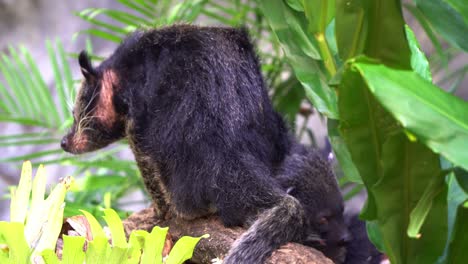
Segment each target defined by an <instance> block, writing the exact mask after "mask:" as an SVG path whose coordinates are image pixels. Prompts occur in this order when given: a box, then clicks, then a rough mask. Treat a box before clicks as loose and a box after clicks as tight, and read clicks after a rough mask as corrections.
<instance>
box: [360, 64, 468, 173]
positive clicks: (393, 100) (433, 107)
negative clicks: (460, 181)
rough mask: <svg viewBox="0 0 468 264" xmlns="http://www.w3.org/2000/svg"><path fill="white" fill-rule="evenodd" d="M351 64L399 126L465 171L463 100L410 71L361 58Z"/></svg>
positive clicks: (467, 137) (467, 131) (467, 121)
mask: <svg viewBox="0 0 468 264" xmlns="http://www.w3.org/2000/svg"><path fill="white" fill-rule="evenodd" d="M353 67H354V68H355V69H356V70H358V71H359V73H360V74H361V75H362V76H363V78H364V79H365V81H366V83H367V85H368V86H369V90H370V91H371V92H372V94H373V95H374V96H375V97H376V98H377V99H378V100H379V102H381V103H382V105H383V106H385V108H386V109H387V110H388V111H390V112H391V114H392V115H393V116H394V117H395V118H396V119H397V120H398V121H399V122H400V124H401V125H402V126H403V127H405V128H406V129H408V130H409V131H410V132H411V133H413V134H414V135H416V137H417V138H418V140H420V141H421V142H423V143H424V144H427V145H428V146H429V147H430V148H431V149H432V150H433V151H434V152H436V153H440V154H442V155H443V156H444V157H446V158H447V159H448V160H450V161H451V162H453V163H454V164H455V165H457V166H461V167H463V168H464V169H465V170H468V151H466V150H467V147H468V143H467V142H468V115H467V114H466V113H468V103H467V102H465V101H463V100H461V99H460V98H457V97H455V96H453V95H451V94H449V93H447V92H445V91H443V90H441V89H440V88H438V87H436V86H434V85H432V84H431V83H430V82H428V81H426V80H424V79H423V78H422V77H420V76H419V75H418V74H417V73H414V72H411V71H405V70H397V69H392V68H389V67H387V66H384V65H382V64H377V63H373V62H369V61H363V60H358V61H355V62H354V63H353ZM403 80H404V81H403Z"/></svg>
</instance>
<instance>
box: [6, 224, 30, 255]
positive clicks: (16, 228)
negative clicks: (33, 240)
mask: <svg viewBox="0 0 468 264" xmlns="http://www.w3.org/2000/svg"><path fill="white" fill-rule="evenodd" d="M0 236H2V238H3V240H4V241H5V242H6V244H7V245H8V250H9V253H10V255H9V259H10V260H11V263H29V257H30V255H31V250H30V249H29V246H28V243H27V242H26V239H25V238H24V225H23V223H17V222H11V223H7V222H0Z"/></svg>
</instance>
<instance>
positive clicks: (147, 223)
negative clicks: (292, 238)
mask: <svg viewBox="0 0 468 264" xmlns="http://www.w3.org/2000/svg"><path fill="white" fill-rule="evenodd" d="M155 225H157V226H162V227H165V226H168V227H169V232H170V234H171V236H172V238H174V239H175V240H177V239H179V238H180V237H182V236H184V235H188V236H201V235H203V234H209V235H210V237H209V238H208V239H202V240H201V241H200V243H199V244H198V245H197V247H196V249H195V252H194V254H193V258H192V261H193V262H195V263H202V264H204V263H207V264H208V263H212V260H213V259H215V258H220V259H222V258H223V257H224V256H225V255H226V253H227V252H228V251H229V248H230V247H231V245H232V243H233V242H234V241H235V240H236V239H237V238H238V237H239V236H240V235H241V234H242V233H243V231H245V230H244V229H242V228H226V227H224V226H223V224H222V223H221V221H220V220H219V219H218V217H216V216H211V217H208V218H200V219H196V220H190V221H187V220H182V219H175V218H169V219H164V220H163V219H157V218H156V217H155V212H154V209H153V208H147V209H144V210H142V211H140V212H138V213H134V214H133V215H131V216H130V217H129V218H127V219H126V220H124V226H125V232H126V233H127V235H128V234H130V233H131V231H132V230H135V229H143V230H147V231H151V229H152V228H153V226H155ZM266 263H268V264H273V263H291V264H292V263H295V264H296V263H297V264H301V263H304V264H306V263H307V264H333V262H332V261H331V260H330V259H328V258H326V257H325V256H324V255H323V254H322V253H321V252H320V251H318V250H316V249H313V248H310V247H306V246H303V245H300V244H297V243H288V244H286V245H284V246H282V247H281V248H279V249H278V250H276V251H274V252H273V254H272V256H270V257H269V258H268V260H267V261H266Z"/></svg>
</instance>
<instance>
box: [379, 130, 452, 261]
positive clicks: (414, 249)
mask: <svg viewBox="0 0 468 264" xmlns="http://www.w3.org/2000/svg"><path fill="white" fill-rule="evenodd" d="M382 147H383V148H382V160H383V161H385V163H383V176H382V178H381V180H380V181H379V182H378V183H377V184H375V185H374V186H373V187H372V188H371V192H372V193H373V196H374V198H375V202H376V207H377V208H378V210H377V211H378V219H377V221H378V224H379V229H380V231H381V232H382V235H383V236H382V238H383V242H384V248H385V253H386V254H387V255H388V257H389V259H390V261H391V263H397V264H398V263H414V264H418V263H421V264H422V263H434V262H435V261H436V260H437V258H438V257H439V256H440V255H441V253H442V252H443V249H444V246H445V240H446V237H447V217H446V215H447V205H446V197H447V188H446V187H445V185H443V188H442V191H440V192H439V193H438V194H437V196H436V197H435V198H434V199H433V201H432V208H431V209H430V212H429V213H428V215H427V217H426V220H425V222H424V224H423V226H422V228H421V231H420V234H421V235H420V236H419V239H417V240H415V239H411V238H409V237H408V236H407V229H408V226H409V221H410V213H411V212H412V211H413V210H414V208H415V207H416V206H417V203H418V201H420V200H421V198H423V197H424V192H425V190H426V189H427V188H428V186H430V184H431V182H432V181H433V179H434V177H441V176H440V175H441V169H440V166H439V158H438V156H437V155H435V154H434V153H432V152H431V151H430V150H429V149H428V148H427V147H426V146H424V145H422V144H420V143H417V142H416V143H415V142H410V141H409V140H408V139H407V138H406V135H405V134H404V133H402V132H400V133H398V134H395V135H394V136H392V137H390V138H389V139H388V140H387V141H386V142H385V143H384V145H383V146H382ZM421 207H422V206H421ZM416 213H417V212H416Z"/></svg>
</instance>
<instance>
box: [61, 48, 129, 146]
mask: <svg viewBox="0 0 468 264" xmlns="http://www.w3.org/2000/svg"><path fill="white" fill-rule="evenodd" d="M78 61H79V64H80V67H81V73H82V74H83V77H84V80H83V82H82V86H81V88H80V90H79V92H78V95H77V97H76V100H75V105H74V108H73V119H74V120H73V125H72V127H71V130H70V131H69V132H68V134H67V135H65V136H64V137H63V139H62V141H61V147H62V149H63V150H65V151H66V152H69V153H72V154H81V153H85V152H90V151H94V150H97V149H100V148H103V147H105V146H107V145H109V144H110V143H112V142H115V141H117V140H119V139H121V138H123V137H124V136H125V118H124V116H123V115H124V114H123V113H122V111H118V108H121V107H116V101H118V100H117V99H116V98H117V97H118V95H117V94H118V91H119V80H118V78H117V74H116V72H115V71H114V70H112V69H111V68H104V69H99V70H98V69H95V68H93V66H92V64H91V60H90V58H89V57H88V55H87V54H86V52H84V51H82V52H81V53H80V55H79V59H78Z"/></svg>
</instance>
